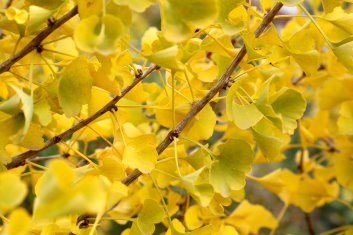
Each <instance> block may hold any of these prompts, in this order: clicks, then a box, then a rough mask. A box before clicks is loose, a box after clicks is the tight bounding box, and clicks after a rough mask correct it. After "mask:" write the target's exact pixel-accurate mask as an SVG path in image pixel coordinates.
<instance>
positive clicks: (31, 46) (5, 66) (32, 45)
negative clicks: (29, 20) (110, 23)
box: [0, 6, 78, 74]
mask: <svg viewBox="0 0 353 235" xmlns="http://www.w3.org/2000/svg"><path fill="white" fill-rule="evenodd" d="M77 13H78V8H77V6H75V7H74V8H72V9H71V10H70V11H69V12H68V13H66V14H65V15H63V16H62V17H61V18H59V19H58V20H56V21H54V22H52V23H50V24H48V26H47V27H46V28H45V29H44V30H43V31H42V32H40V33H39V34H38V35H37V36H36V37H35V38H33V39H32V41H30V42H29V43H28V44H27V45H26V46H25V47H24V48H23V49H22V50H20V51H19V52H17V53H16V54H14V55H13V56H12V57H10V58H9V59H8V60H6V61H4V62H3V63H2V64H1V65H0V74H2V73H4V72H6V71H8V70H9V69H10V68H11V66H12V65H13V64H15V63H16V62H17V61H19V60H20V59H22V58H23V57H24V56H26V55H27V54H28V53H30V52H31V51H33V50H35V49H36V48H38V47H39V46H40V45H41V43H42V41H43V40H44V39H45V38H47V37H48V36H49V35H50V34H51V33H52V32H53V31H54V30H56V29H57V28H59V27H60V26H61V25H63V24H64V23H65V22H66V21H68V20H70V19H71V18H72V17H74V16H75V15H77Z"/></svg>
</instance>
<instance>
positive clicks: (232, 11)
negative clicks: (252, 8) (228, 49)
mask: <svg viewBox="0 0 353 235" xmlns="http://www.w3.org/2000/svg"><path fill="white" fill-rule="evenodd" d="M243 2H244V0H236V1H228V0H217V7H218V18H217V20H216V23H219V24H221V25H222V29H223V31H224V32H225V33H227V34H235V33H237V32H239V31H240V30H242V28H243V27H244V26H245V24H244V22H245V21H246V19H247V17H244V13H245V15H246V11H245V9H244V7H242V6H240V4H242V3H243Z"/></svg>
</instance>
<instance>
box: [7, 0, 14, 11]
mask: <svg viewBox="0 0 353 235" xmlns="http://www.w3.org/2000/svg"><path fill="white" fill-rule="evenodd" d="M12 2H13V0H9V1H8V2H7V3H6V6H5V9H7V8H9V7H10V6H11V4H12Z"/></svg>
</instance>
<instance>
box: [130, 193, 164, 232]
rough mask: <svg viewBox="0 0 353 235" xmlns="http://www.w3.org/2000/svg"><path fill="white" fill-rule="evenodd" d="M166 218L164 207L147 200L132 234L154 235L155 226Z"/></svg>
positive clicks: (134, 224)
mask: <svg viewBox="0 0 353 235" xmlns="http://www.w3.org/2000/svg"><path fill="white" fill-rule="evenodd" d="M164 216H165V213H164V210H163V207H162V206H161V205H160V204H159V203H158V202H157V201H155V200H153V199H146V200H145V201H144V203H143V208H142V210H141V212H140V213H139V215H138V217H137V220H136V222H134V223H133V224H132V227H131V232H130V234H131V235H140V234H152V233H153V232H154V229H155V228H154V224H156V223H159V222H161V221H162V219H163V218H164Z"/></svg>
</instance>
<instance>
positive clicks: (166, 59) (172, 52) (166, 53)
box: [145, 46, 183, 70]
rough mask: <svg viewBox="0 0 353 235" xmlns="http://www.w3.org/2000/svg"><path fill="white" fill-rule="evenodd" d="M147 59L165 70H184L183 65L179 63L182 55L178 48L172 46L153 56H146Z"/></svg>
mask: <svg viewBox="0 0 353 235" xmlns="http://www.w3.org/2000/svg"><path fill="white" fill-rule="evenodd" d="M145 57H146V59H148V60H149V61H151V62H152V63H155V64H157V65H159V66H161V67H163V68H169V69H173V70H180V69H182V68H183V64H182V63H181V62H180V61H179V57H180V54H179V48H178V46H172V47H169V48H166V49H163V50H160V51H157V52H155V53H153V54H151V55H145Z"/></svg>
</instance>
